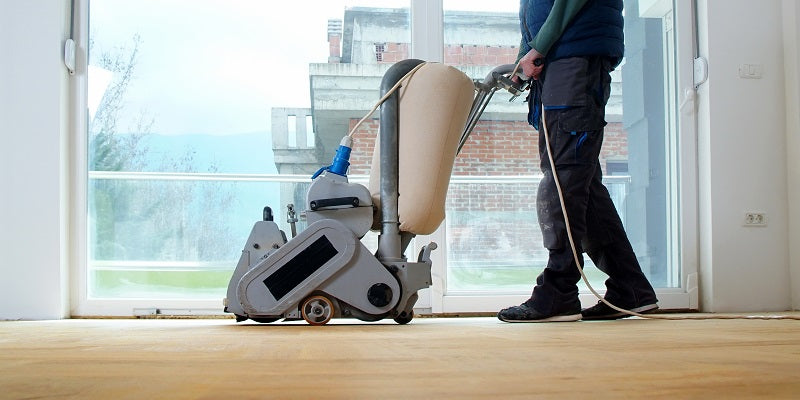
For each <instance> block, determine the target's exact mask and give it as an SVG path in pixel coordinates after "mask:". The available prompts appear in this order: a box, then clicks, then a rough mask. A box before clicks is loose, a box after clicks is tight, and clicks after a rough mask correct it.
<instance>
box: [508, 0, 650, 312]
mask: <svg viewBox="0 0 800 400" xmlns="http://www.w3.org/2000/svg"><path fill="white" fill-rule="evenodd" d="M622 6H623V4H622V0H521V1H520V27H521V30H522V43H521V44H520V56H521V58H520V59H519V64H520V69H521V70H522V72H523V74H524V75H526V76H528V77H531V78H532V79H534V80H535V81H534V84H533V85H532V86H531V92H530V95H529V97H528V103H529V107H530V108H529V111H528V122H529V123H530V124H531V125H533V127H534V128H536V129H537V130H538V131H539V155H540V158H541V169H542V172H543V173H544V178H542V181H541V182H540V184H539V190H538V193H537V214H538V217H539V225H540V228H541V230H542V237H543V241H544V246H545V247H546V248H547V249H548V251H549V259H548V262H547V266H546V267H545V269H544V271H543V272H542V273H541V274H540V275H539V276H538V277H537V279H536V286H535V287H534V289H533V294H532V296H531V298H530V299H528V300H527V301H525V302H524V303H522V304H521V305H519V306H514V307H510V308H506V309H503V310H501V311H500V312H499V313H498V314H497V317H498V318H499V319H500V320H502V321H506V322H552V321H577V320H580V319H587V320H588V319H617V318H624V317H625V316H627V314H623V313H621V312H618V311H617V310H614V309H612V308H610V307H608V306H607V305H606V304H604V303H603V302H598V304H597V305H595V306H593V307H591V308H588V309H585V310H581V305H580V301H579V300H578V287H577V282H578V281H579V280H580V273H579V272H578V269H577V267H576V265H575V257H574V256H573V253H572V249H571V247H570V244H569V239H568V237H567V227H566V224H565V222H564V215H563V213H562V210H561V204H560V202H559V198H558V193H557V191H556V186H555V181H554V178H553V171H552V169H551V168H550V162H549V159H548V155H547V149H546V146H545V139H544V134H545V133H544V132H545V130H544V128H543V127H542V129H540V127H541V123H542V121H544V122H545V123H546V125H547V132H548V134H549V136H548V137H549V139H550V146H551V148H552V154H553V158H554V163H555V166H556V173H557V174H558V179H559V181H560V183H561V188H562V191H563V195H564V200H565V203H566V209H567V214H568V217H569V222H570V227H571V231H572V236H573V239H574V241H575V246H576V250H577V252H578V259H579V261H580V263H581V264H583V255H582V253H583V252H584V251H585V252H586V253H587V254H588V255H589V257H590V258H591V259H592V261H594V263H595V265H597V267H598V268H600V270H601V271H603V272H605V273H606V274H607V275H608V276H609V279H608V280H607V281H606V289H607V290H606V294H605V299H606V300H608V301H609V302H611V303H612V304H614V305H615V306H618V307H622V308H625V309H628V310H632V311H636V312H640V313H646V312H652V311H654V310H656V309H657V308H658V305H657V299H656V295H655V292H654V290H653V288H652V286H651V285H650V283H649V282H648V281H647V278H646V277H645V276H644V274H643V273H642V270H641V267H640V266H639V263H638V261H637V259H636V255H635V254H634V252H633V248H632V247H631V244H630V241H629V240H628V237H627V235H626V234H625V231H624V229H623V227H622V222H621V220H620V218H619V215H618V214H617V211H616V209H615V208H614V204H613V203H612V202H611V198H610V196H609V194H608V190H607V189H606V188H605V186H603V184H602V170H601V167H600V161H599V155H600V147H601V145H602V143H603V127H604V126H605V125H606V122H605V105H606V103H607V102H608V97H609V94H610V91H611V76H610V72H611V71H612V70H613V69H614V68H615V67H616V66H617V65H618V64H619V63H620V61H621V60H622V56H623V52H624V44H623V17H622ZM514 79H518V78H517V77H514ZM542 106H544V107H542ZM542 108H544V113H546V114H545V115H544V116H543V115H542V112H543V111H542Z"/></svg>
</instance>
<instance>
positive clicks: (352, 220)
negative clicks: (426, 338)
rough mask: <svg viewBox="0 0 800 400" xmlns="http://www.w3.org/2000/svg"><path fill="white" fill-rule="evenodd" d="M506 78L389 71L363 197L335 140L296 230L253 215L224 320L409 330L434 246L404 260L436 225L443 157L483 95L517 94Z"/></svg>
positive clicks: (417, 64) (417, 63)
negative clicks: (381, 324) (373, 234)
mask: <svg viewBox="0 0 800 400" xmlns="http://www.w3.org/2000/svg"><path fill="white" fill-rule="evenodd" d="M513 69H514V65H503V66H500V67H497V68H495V69H494V70H492V71H491V72H490V73H489V74H488V75H487V76H486V78H485V79H484V80H482V81H474V82H473V81H472V80H471V79H470V78H469V77H468V76H467V75H465V74H464V73H463V72H461V71H459V70H457V69H455V68H453V67H450V66H446V65H443V64H438V63H424V62H423V61H421V60H413V59H410V60H404V61H401V62H398V63H396V64H394V65H393V66H392V67H390V68H389V69H388V70H387V71H386V73H385V74H384V76H383V79H382V81H381V96H382V98H381V100H382V103H381V104H380V133H379V137H378V140H377V143H376V145H375V151H374V154H373V163H372V169H371V176H370V183H369V187H367V186H364V185H361V184H357V183H351V182H349V181H348V178H347V171H348V168H349V166H350V163H349V158H350V152H351V148H352V137H351V135H348V136H345V138H344V139H342V142H341V144H340V146H339V148H338V150H337V152H336V155H335V157H334V159H333V162H332V164H331V165H330V166H327V167H323V168H321V169H320V170H319V171H318V172H317V173H315V174H314V176H313V177H312V182H311V185H310V187H309V189H308V192H307V194H306V199H305V204H304V210H302V211H301V212H300V215H301V216H305V220H306V222H307V227H306V228H305V229H303V230H302V231H300V232H294V231H295V230H296V229H295V224H294V222H295V221H297V219H296V218H295V210H294V208H293V206H292V205H289V206H288V210H287V211H288V215H289V219H288V220H287V222H289V223H290V224H291V226H292V231H293V232H292V236H293V237H292V238H290V239H287V236H286V234H285V233H284V232H283V231H282V230H281V229H280V228H279V227H278V225H277V224H276V223H275V221H274V217H273V213H272V210H271V209H270V208H269V207H265V208H264V216H263V220H262V221H258V222H256V223H255V225H254V226H253V229H252V231H251V232H250V236H249V238H248V239H247V242H246V243H245V247H244V249H243V250H242V254H241V257H240V259H239V263H238V264H237V266H236V269H235V270H234V272H233V276H232V277H231V280H230V283H229V284H228V291H227V298H226V299H225V312H229V313H233V314H234V315H235V316H236V320H237V321H245V320H247V319H251V320H253V321H256V322H262V323H267V322H274V321H278V320H280V319H285V320H300V319H303V320H305V321H306V322H308V323H309V324H312V325H323V324H326V323H327V322H328V321H330V320H331V319H332V318H356V319H359V320H362V321H378V320H381V319H384V318H392V319H394V321H396V322H397V323H399V324H406V323H408V322H410V321H411V320H412V318H413V317H414V311H413V310H414V304H415V303H416V301H417V299H418V294H417V292H418V291H419V290H421V289H424V288H427V287H429V286H431V258H430V254H431V251H433V250H435V249H436V243H433V242H431V243H429V244H427V245H424V246H422V248H421V250H420V252H419V254H418V255H417V257H416V259H415V260H411V261H410V260H408V259H407V257H406V256H405V251H406V249H407V247H408V246H409V244H410V243H411V240H412V239H413V238H414V237H415V236H416V235H422V234H430V233H432V232H433V231H434V230H435V229H436V228H437V227H438V226H439V225H440V224H441V222H442V220H443V219H444V205H445V196H446V193H447V186H448V184H449V179H450V174H451V172H452V168H453V164H454V161H455V157H456V155H457V153H458V152H459V151H460V149H461V147H462V146H463V145H464V142H465V141H466V139H467V137H468V136H469V134H470V132H471V131H472V129H473V128H474V127H475V124H476V123H477V121H478V119H479V118H480V116H481V115H482V113H483V111H484V109H485V108H486V106H487V104H488V103H489V101H490V100H491V98H492V95H493V94H494V92H495V91H497V90H498V89H505V90H508V91H509V92H511V93H512V94H514V95H518V94H520V93H521V92H523V91H524V90H525V89H524V88H521V87H518V86H515V85H514V84H513V83H512V81H511V79H509V75H510V74H511V73H512V72H513ZM351 133H352V132H351ZM370 230H379V231H380V234H379V236H378V249H377V251H376V252H375V253H374V254H373V253H372V252H371V251H370V250H368V248H367V247H366V246H365V245H364V244H363V243H362V242H361V239H362V238H363V237H364V235H365V234H366V233H367V232H369V231H370Z"/></svg>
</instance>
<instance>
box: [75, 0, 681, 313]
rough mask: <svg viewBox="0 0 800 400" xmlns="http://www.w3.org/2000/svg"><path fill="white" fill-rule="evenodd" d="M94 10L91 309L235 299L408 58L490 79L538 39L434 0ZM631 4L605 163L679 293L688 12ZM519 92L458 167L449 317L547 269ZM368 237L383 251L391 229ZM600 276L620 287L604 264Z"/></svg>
mask: <svg viewBox="0 0 800 400" xmlns="http://www.w3.org/2000/svg"><path fill="white" fill-rule="evenodd" d="M434 3H435V4H434V5H437V4H439V3H438V2H434ZM90 5H91V7H90V8H89V9H88V15H89V20H90V23H89V24H88V26H89V31H88V36H89V38H88V40H87V41H86V44H85V45H86V47H87V49H88V64H89V65H88V84H87V91H86V94H85V97H86V99H87V103H88V104H87V109H88V112H87V114H88V121H87V129H86V131H87V132H86V137H85V140H86V148H87V154H86V165H87V170H88V174H87V176H88V179H87V181H86V209H87V218H86V246H85V247H86V257H85V258H86V263H85V268H84V269H83V270H82V271H81V274H80V276H81V282H80V284H79V285H78V290H79V291H80V296H78V299H79V301H80V302H82V306H81V307H80V310H79V313H84V314H97V313H101V312H102V313H111V314H126V313H129V312H130V311H131V309H132V308H137V307H150V306H156V307H159V308H169V307H182V308H198V307H199V308H204V309H205V308H207V309H221V303H220V299H221V298H223V297H224V296H225V290H226V287H227V284H228V280H229V279H230V276H231V273H232V271H233V268H234V266H235V265H236V262H237V260H238V257H239V255H240V251H241V247H242V245H243V244H244V242H245V239H246V237H247V235H248V234H249V231H250V228H251V227H252V224H253V223H254V222H255V221H256V220H258V219H260V218H261V216H262V208H263V207H264V206H265V205H268V206H270V207H272V209H273V213H274V214H275V220H276V221H277V222H278V223H279V225H280V226H281V227H282V229H284V231H286V232H289V231H290V228H289V226H288V224H287V223H286V222H285V221H286V207H287V205H288V204H296V205H300V204H302V203H303V202H304V196H305V191H306V189H307V187H308V182H310V176H311V174H312V173H313V172H314V171H316V170H317V169H318V168H319V167H321V166H324V165H328V164H330V161H331V158H332V157H333V154H334V152H335V149H336V147H337V146H338V143H339V140H340V139H341V137H342V136H344V135H345V134H346V133H347V132H348V131H349V130H350V129H351V127H352V126H353V125H354V124H355V123H356V121H358V120H359V119H360V118H361V117H362V116H364V114H366V112H367V111H368V110H369V109H370V108H371V107H372V105H373V104H374V103H375V101H377V99H378V98H379V93H378V90H379V87H380V80H381V78H382V76H383V73H384V72H385V71H386V70H387V69H388V68H389V67H390V66H391V65H392V64H393V63H394V62H396V61H399V60H402V59H405V58H410V57H412V56H414V55H415V52H414V48H415V46H418V47H417V48H430V44H431V43H443V45H444V47H443V48H442V50H441V61H442V62H444V63H446V64H449V65H453V66H455V67H457V68H459V69H461V70H462V71H464V72H465V73H466V74H467V75H469V76H470V77H472V78H474V79H482V78H483V77H484V76H485V75H486V74H487V72H488V71H489V70H491V69H492V68H494V67H495V66H498V65H501V64H506V63H513V62H514V61H515V59H516V56H517V52H518V45H519V37H520V36H519V20H518V7H519V2H518V0H503V1H495V2H477V1H476V2H464V1H455V0H453V1H450V0H445V1H443V4H441V6H442V10H443V13H442V14H441V15H442V21H441V25H439V26H431V25H430V22H427V25H426V23H415V21H419V20H426V19H427V20H430V18H429V16H426V15H420V14H421V13H425V12H429V11H430V6H431V3H430V2H426V1H423V0H376V1H366V0H365V1H354V0H339V1H301V2H273V1H270V2H265V1H258V0H251V1H247V0H241V1H236V2H230V1H221V0H220V1H205V2H196V1H190V0H158V1H156V0H128V1H126V0H92V1H91V3H90ZM414 6H416V7H414ZM625 7H626V9H625V17H626V48H627V53H626V54H627V56H626V59H625V61H624V62H623V64H622V65H621V66H620V67H619V68H618V69H617V71H615V72H614V75H613V79H614V81H613V88H612V100H611V101H610V103H609V107H608V109H607V114H608V120H609V125H608V127H607V128H606V135H605V137H606V139H605V147H604V149H603V154H602V156H601V163H602V165H603V168H604V172H605V175H606V178H605V179H606V184H607V186H608V187H609V189H610V191H611V193H612V197H613V199H614V202H615V204H616V205H617V207H618V209H619V211H620V214H621V216H622V218H623V221H624V223H625V225H626V228H627V229H628V232H629V236H630V237H631V239H632V242H633V245H634V247H635V250H636V251H637V254H638V255H639V258H640V262H641V263H642V266H643V268H644V269H645V273H646V274H647V275H648V276H649V277H650V279H651V281H652V282H653V283H654V286H657V287H658V288H662V289H659V290H663V288H679V287H680V286H681V279H680V277H681V273H682V271H681V263H680V260H679V257H678V246H677V240H676V237H677V232H678V217H677V215H678V213H677V212H678V208H677V206H676V204H675V203H676V199H677V194H676V191H677V185H678V180H677V177H676V168H677V167H676V161H675V160H676V158H677V157H676V155H675V153H676V152H677V151H678V150H677V128H676V118H677V117H676V115H675V112H674V106H673V104H675V100H674V91H675V89H674V87H675V82H674V80H675V73H676V72H675V67H674V65H675V58H674V57H675V56H674V53H675V39H674V31H673V28H672V27H673V23H672V21H673V7H672V2H671V1H657V0H647V1H644V0H638V1H637V0H627V1H625ZM412 10H414V15H412ZM426 10H427V11H426ZM434 14H435V13H434ZM412 26H413V27H414V28H413V29H412ZM436 28H441V29H440V30H439V31H441V32H443V37H442V38H439V41H437V39H436V37H434V36H432V35H417V34H415V35H414V36H413V37H414V38H416V39H415V40H417V41H420V40H421V41H425V43H412V31H413V30H414V29H418V30H419V29H423V30H425V29H431V30H433V31H434V32H435V31H437V29H436ZM427 41H429V42H427ZM416 54H417V55H416V56H417V57H419V55H418V54H419V52H416ZM437 56H438V54H437ZM432 58H434V59H435V58H436V57H432ZM508 100H509V95H508V94H507V93H504V92H498V93H497V94H496V96H495V99H494V100H493V102H492V103H491V104H490V105H489V107H488V108H487V112H486V113H485V114H484V118H483V120H482V121H481V122H480V123H479V124H478V126H477V127H476V128H475V130H474V131H473V134H472V136H471V138H470V140H469V141H468V142H467V144H466V145H465V146H464V149H463V151H462V153H461V154H460V155H459V157H458V158H457V160H456V165H455V168H454V172H453V178H452V180H451V186H450V189H449V195H448V210H447V219H446V221H445V223H443V226H442V227H441V228H440V229H439V231H437V233H435V234H434V235H432V239H433V240H436V241H438V242H439V243H440V244H442V245H443V246H441V247H440V249H441V250H438V252H439V254H438V255H436V257H435V258H434V263H435V264H434V269H435V271H434V277H435V278H434V280H435V282H434V290H433V291H432V292H427V291H426V292H424V294H423V297H425V296H428V297H431V298H433V300H432V302H433V307H432V309H433V310H434V311H445V312H455V311H485V310H492V309H496V307H497V306H498V305H501V304H502V305H507V304H505V302H507V301H508V298H506V297H504V296H509V295H510V296H524V295H525V294H526V293H529V292H530V289H531V287H532V284H533V281H534V279H535V277H536V275H537V274H538V273H539V272H540V271H541V268H542V267H543V266H544V264H545V261H546V256H547V252H546V250H545V249H544V248H543V247H542V245H541V239H540V233H539V227H538V222H537V221H536V212H535V194H536V185H537V184H538V181H539V178H540V175H539V173H540V172H539V167H538V166H539V160H538V151H537V147H538V144H537V142H536V140H537V135H536V133H535V132H534V131H533V130H532V128H531V127H530V126H528V124H527V123H526V122H525V112H526V105H525V104H524V103H523V102H522V99H521V98H520V99H517V100H516V101H515V102H509V101H508ZM378 126H379V124H378V120H377V114H376V115H375V116H374V117H373V119H372V120H368V121H366V122H365V123H364V124H363V125H362V126H361V127H360V128H359V130H358V131H357V132H356V134H355V146H354V148H353V155H352V158H351V168H350V178H351V180H353V181H357V182H365V181H366V179H367V176H368V174H369V172H370V163H371V157H372V149H373V147H374V143H375V141H374V139H375V137H376V135H377V132H378ZM298 209H300V210H302V207H298ZM303 227H304V226H303V223H302V221H301V223H300V224H299V226H298V229H303ZM425 240H428V238H425ZM366 241H367V242H368V247H370V248H374V235H370V236H369V237H368V238H367V239H366ZM587 260H588V258H587ZM587 273H588V274H589V276H590V277H591V279H592V283H593V285H596V286H599V287H602V282H603V280H604V277H603V276H602V273H600V272H599V271H598V270H597V269H596V268H592V266H591V263H589V265H588V268H587ZM447 297H450V298H451V299H459V298H460V299H464V298H469V299H471V300H469V301H466V302H464V301H454V302H450V303H447V301H444V302H443V301H442V299H444V298H447ZM498 298H501V299H502V300H501V301H500V302H497V301H494V300H491V299H498ZM487 299H490V300H487ZM430 303H431V300H430V299H425V298H423V299H421V300H420V302H419V303H418V304H421V305H423V306H425V305H426V304H430ZM108 304H116V306H114V307H116V308H114V307H112V308H109V307H108V306H107V305H108ZM448 304H449V305H448Z"/></svg>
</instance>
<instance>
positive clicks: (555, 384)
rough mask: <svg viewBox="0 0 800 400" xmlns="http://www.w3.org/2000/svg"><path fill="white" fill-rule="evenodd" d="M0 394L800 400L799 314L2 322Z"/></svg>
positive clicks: (26, 396)
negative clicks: (780, 317)
mask: <svg viewBox="0 0 800 400" xmlns="http://www.w3.org/2000/svg"><path fill="white" fill-rule="evenodd" d="M0 398H3V399H6V398H9V399H33V398H36V399H39V398H59V399H60V398H75V399H157V398H163V399H247V398H250V399H264V398H301V399H386V398H399V399H409V398H413V399H416V398H422V399H442V398H452V399H466V398H486V399H510V398H578V399H588V398H615V399H616V398H674V399H687V398H703V399H731V398H768V399H776V398H794V399H798V398H800V321H763V320H747V321H744V320H723V321H655V320H643V319H627V320H621V321H613V322H573V323H551V324H506V323H502V322H499V321H497V320H496V319H493V318H459V319H456V318H417V319H415V320H414V321H412V322H411V323H410V324H408V325H403V326H401V325H396V324H394V322H392V321H385V322H384V321H382V322H379V323H370V324H368V323H360V322H355V321H348V320H337V321H334V322H332V323H331V324H329V325H327V326H321V327H314V326H309V325H306V324H305V323H291V324H288V323H276V324H270V325H257V324H247V323H240V324H236V323H234V322H233V321H232V320H214V319H200V320H164V319H155V320H154V319H151V320H64V321H47V322H0Z"/></svg>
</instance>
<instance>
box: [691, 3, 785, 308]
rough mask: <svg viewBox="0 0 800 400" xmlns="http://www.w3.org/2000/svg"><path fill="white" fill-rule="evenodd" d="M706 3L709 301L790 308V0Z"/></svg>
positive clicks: (703, 101)
mask: <svg viewBox="0 0 800 400" xmlns="http://www.w3.org/2000/svg"><path fill="white" fill-rule="evenodd" d="M699 4H700V12H699V18H700V51H701V55H703V56H705V57H706V58H707V59H708V66H709V78H708V82H706V83H705V84H703V85H702V86H701V88H700V90H699V92H698V99H699V104H700V107H699V109H700V111H699V126H700V129H699V133H698V134H699V155H698V156H699V165H700V167H699V168H700V188H699V192H700V203H699V213H700V216H701V217H700V224H701V226H700V235H701V244H700V288H701V292H700V293H701V308H702V309H703V310H704V311H715V312H722V311H764V310H786V309H789V308H791V283H790V268H789V239H788V234H789V231H790V228H791V229H792V231H794V232H796V231H797V229H798V226H797V225H796V223H795V224H794V225H792V226H790V222H789V202H788V186H789V185H788V184H787V183H788V182H789V180H788V177H787V152H786V148H787V140H786V138H787V135H786V124H787V111H788V112H791V113H793V114H795V115H796V113H797V108H796V107H795V108H793V109H788V110H787V104H786V103H785V95H784V81H785V76H784V56H783V51H784V49H783V28H782V24H781V22H780V21H781V20H782V7H783V4H782V1H781V0H767V1H760V2H758V6H757V7H756V8H757V12H754V9H753V7H754V6H753V4H754V3H753V2H752V1H747V0H726V1H719V0H704V1H700V2H699ZM742 64H758V65H760V66H762V70H763V77H762V78H761V79H744V78H741V77H740V76H739V67H740V65H742ZM795 72H796V71H795ZM796 183H797V182H796V181H795V182H794V184H793V185H796ZM795 204H796V203H795ZM796 207H797V206H794V208H793V210H795V211H796ZM747 211H757V212H765V213H766V214H767V217H768V226H766V227H744V226H742V222H743V219H744V213H745V212H747ZM794 269H797V265H795V266H794Z"/></svg>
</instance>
